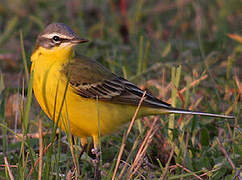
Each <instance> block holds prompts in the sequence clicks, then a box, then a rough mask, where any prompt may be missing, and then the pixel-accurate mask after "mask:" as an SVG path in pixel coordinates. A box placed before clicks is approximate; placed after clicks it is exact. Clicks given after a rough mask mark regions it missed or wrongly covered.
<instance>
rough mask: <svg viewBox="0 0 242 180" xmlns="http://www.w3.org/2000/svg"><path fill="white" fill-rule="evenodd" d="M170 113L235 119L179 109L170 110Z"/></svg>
mask: <svg viewBox="0 0 242 180" xmlns="http://www.w3.org/2000/svg"><path fill="white" fill-rule="evenodd" d="M168 112H170V113H174V114H191V115H201V116H211V117H220V118H228V119H234V118H235V117H234V116H227V115H220V114H213V113H207V112H199V111H189V110H185V109H178V108H170V109H168Z"/></svg>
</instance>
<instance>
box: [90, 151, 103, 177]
mask: <svg viewBox="0 0 242 180" xmlns="http://www.w3.org/2000/svg"><path fill="white" fill-rule="evenodd" d="M91 151H92V154H94V155H95V156H96V158H95V159H94V160H93V164H94V167H95V172H94V179H95V180H101V171H100V169H99V165H100V156H101V151H100V150H99V149H98V148H93V149H92V150H91Z"/></svg>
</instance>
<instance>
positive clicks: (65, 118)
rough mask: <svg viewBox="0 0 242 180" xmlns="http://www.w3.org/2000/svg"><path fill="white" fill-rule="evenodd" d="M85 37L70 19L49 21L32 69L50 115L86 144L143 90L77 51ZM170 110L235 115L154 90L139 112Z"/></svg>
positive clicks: (128, 111)
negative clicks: (181, 103)
mask: <svg viewBox="0 0 242 180" xmlns="http://www.w3.org/2000/svg"><path fill="white" fill-rule="evenodd" d="M85 42H87V40H86V39H82V38H79V37H78V36H77V34H76V33H75V32H74V31H73V30H72V29H71V28H69V27H68V26H67V25H65V24H62V23H53V24H50V25H48V26H47V27H46V28H45V29H44V31H43V32H42V33H40V34H39V36H38V38H37V41H36V46H35V50H34V51H33V54H32V56H31V61H32V66H31V72H32V73H33V89H34V93H35V97H36V98H37V100H38V102H39V104H40V106H41V108H42V109H43V111H44V112H45V113H46V114H47V115H48V117H49V118H50V119H52V120H53V121H55V122H58V125H59V126H60V127H61V128H62V129H63V130H65V131H70V132H71V134H73V135H76V136H79V137H80V138H81V141H82V144H85V143H86V142H87V137H89V136H91V137H92V138H93V142H94V146H95V147H97V146H98V143H99V133H100V135H106V134H110V133H112V132H114V131H115V130H117V129H119V128H120V127H122V125H123V124H125V123H127V122H129V121H130V120H131V119H132V117H133V115H134V113H135V111H136V108H137V105H138V103H139V101H140V100H141V97H142V95H143V93H144V91H143V90H141V89H140V88H138V87H137V86H136V85H134V84H132V83H131V82H129V81H127V80H126V79H124V78H122V77H119V76H117V75H115V74H113V73H112V72H110V71H109V70H108V69H107V68H105V67H104V66H102V65H101V64H99V63H97V62H96V61H94V60H92V59H90V58H88V57H85V56H76V55H75V53H74V46H76V45H78V44H81V43H85ZM167 113H176V114H177V113H178V114H193V115H204V116H213V117H222V118H234V117H233V116H226V115H218V114H211V113H204V112H198V111H189V110H184V109H178V108H174V107H172V106H171V105H170V104H168V103H165V102H163V101H161V100H159V99H157V98H156V97H154V96H153V95H152V94H150V93H146V94H145V97H144V100H143V102H142V105H141V107H140V110H139V113H138V116H137V117H142V116H147V115H158V114H167Z"/></svg>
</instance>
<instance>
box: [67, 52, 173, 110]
mask: <svg viewBox="0 0 242 180" xmlns="http://www.w3.org/2000/svg"><path fill="white" fill-rule="evenodd" d="M62 72H63V73H64V74H65V75H66V76H68V75H70V85H71V87H72V88H73V89H74V91H75V93H77V94H78V95H80V96H82V97H84V98H91V99H97V98H98V99H99V100H102V101H110V102H113V103H119V104H131V105H138V103H139V101H140V99H141V97H142V96H143V93H144V91H143V90H141V89H140V88H138V87H137V86H136V85H134V84H133V83H131V82H129V81H127V80H126V79H124V78H121V77H118V76H116V75H115V74H113V73H112V72H110V71H109V70H108V69H106V68H105V67H103V66H102V65H100V64H99V63H97V62H96V61H93V60H90V59H88V58H87V57H84V56H81V57H78V58H74V59H72V60H71V62H70V63H69V64H67V65H65V66H64V67H63V69H62ZM142 105H143V106H148V107H154V108H160V107H164V108H170V107H171V106H170V104H168V103H165V102H163V101H161V100H159V99H157V98H156V97H154V96H153V95H152V94H150V93H146V95H145V99H144V101H143V104H142Z"/></svg>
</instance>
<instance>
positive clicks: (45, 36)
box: [41, 33, 71, 39]
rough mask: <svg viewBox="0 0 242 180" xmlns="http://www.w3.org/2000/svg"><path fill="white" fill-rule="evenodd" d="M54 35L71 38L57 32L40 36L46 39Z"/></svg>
mask: <svg viewBox="0 0 242 180" xmlns="http://www.w3.org/2000/svg"><path fill="white" fill-rule="evenodd" d="M54 36H59V37H60V38H61V39H71V37H70V36H65V35H63V34H59V33H51V34H43V35H42V36H41V37H44V38H47V39H52V38H53V37H54Z"/></svg>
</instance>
